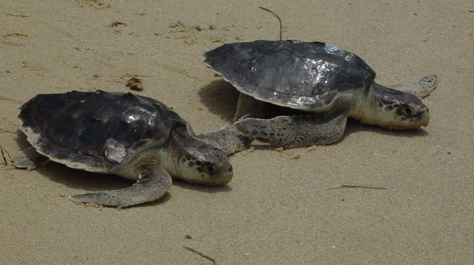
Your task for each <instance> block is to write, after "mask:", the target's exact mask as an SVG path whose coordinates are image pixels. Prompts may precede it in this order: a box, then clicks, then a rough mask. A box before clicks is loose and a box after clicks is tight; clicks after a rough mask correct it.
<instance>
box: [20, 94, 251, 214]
mask: <svg viewBox="0 0 474 265" xmlns="http://www.w3.org/2000/svg"><path fill="white" fill-rule="evenodd" d="M18 118H19V121H20V123H21V130H22V131H23V132H24V133H25V134H26V136H27V140H28V141H29V143H30V144H31V145H32V146H31V147H30V148H28V149H25V150H24V151H23V152H22V153H21V154H20V155H18V156H17V157H14V158H13V162H14V165H15V166H16V167H19V168H28V169H33V168H35V167H37V166H39V165H42V164H44V163H46V162H48V161H49V160H52V161H54V162H58V163H62V164H64V165H66V166H68V167H71V168H75V169H82V170H86V171H90V172H96V173H106V174H115V175H118V176H121V177H124V178H127V179H131V180H135V181H136V183H135V184H134V185H133V186H131V187H127V188H125V189H121V190H113V191H103V192H95V193H83V194H78V195H74V196H71V197H69V198H70V200H72V201H76V202H82V203H88V204H94V205H104V206H116V207H126V206H132V205H136V204H141V203H145V202H150V201H154V200H157V199H159V198H160V197H162V196H163V195H164V194H165V193H166V191H167V190H168V189H169V187H170V185H171V183H172V178H179V179H183V180H185V181H188V182H192V183H200V184H207V185H224V184H227V183H228V182H229V181H230V180H231V179H232V176H233V170H232V166H231V164H230V163H229V161H228V159H227V156H226V155H228V154H230V153H233V152H236V151H238V150H239V149H243V148H246V147H248V145H249V143H250V140H249V139H248V138H247V137H245V136H243V135H238V134H235V133H234V132H236V131H237V130H236V129H235V128H233V127H229V126H226V127H224V128H222V129H221V130H218V131H215V132H209V133H207V134H206V136H196V135H194V133H193V132H192V130H191V127H190V125H189V123H188V122H186V121H185V120H184V119H183V118H181V117H180V116H179V115H178V114H177V113H176V112H174V111H173V110H171V109H170V108H169V107H167V106H166V105H165V104H163V103H161V102H159V101H157V100H154V99H152V98H148V97H144V96H138V95H134V94H131V93H127V94H114V93H106V92H103V91H97V92H77V91H72V92H68V93H65V94H40V95H37V96H35V97H34V98H32V99H31V100H29V101H28V102H26V103H25V104H24V105H23V106H22V107H21V111H20V114H19V117H18ZM206 142H212V143H213V145H210V144H208V143H206ZM222 149H224V151H222Z"/></svg>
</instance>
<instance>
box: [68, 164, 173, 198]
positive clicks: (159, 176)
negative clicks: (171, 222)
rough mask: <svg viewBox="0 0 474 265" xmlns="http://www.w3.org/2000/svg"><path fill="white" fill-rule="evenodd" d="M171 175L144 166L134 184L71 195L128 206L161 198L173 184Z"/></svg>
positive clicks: (155, 168)
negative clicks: (110, 189)
mask: <svg viewBox="0 0 474 265" xmlns="http://www.w3.org/2000/svg"><path fill="white" fill-rule="evenodd" d="M171 182H172V181H171V176H170V175H169V174H168V172H166V170H164V169H162V168H158V167H153V166H151V167H144V169H143V171H142V172H141V173H140V174H139V179H138V181H137V183H135V184H134V185H133V186H131V187H128V188H125V189H121V190H112V191H103V192H96V193H82V194H77V195H73V196H70V197H69V199H70V200H71V201H74V202H82V203H88V204H93V205H103V206H112V207H128V206H132V205H137V204H141V203H145V202H151V201H155V200H157V199H159V198H161V197H162V196H163V195H164V194H165V193H166V191H168V189H169V188H170V186H171Z"/></svg>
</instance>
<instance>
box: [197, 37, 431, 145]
mask: <svg viewBox="0 0 474 265" xmlns="http://www.w3.org/2000/svg"><path fill="white" fill-rule="evenodd" d="M203 60H204V63H205V64H207V65H208V66H209V67H211V68H212V70H214V71H215V72H217V73H218V74H219V75H222V77H223V78H224V79H225V80H226V81H227V82H229V83H230V84H232V85H233V86H234V87H236V88H237V90H238V91H240V97H239V102H238V106H237V111H236V113H235V117H234V120H238V119H239V118H241V117H243V116H245V117H251V118H245V119H241V120H238V121H237V122H236V123H235V125H236V127H238V128H239V129H240V130H241V131H242V132H243V133H245V134H247V135H249V136H250V137H253V138H255V139H258V140H261V141H264V142H268V143H270V144H273V145H277V146H282V147H285V148H292V147H300V146H308V145H315V144H330V143H333V142H336V141H338V140H339V139H340V138H341V137H342V135H343V133H344V130H345V126H346V121H347V119H348V118H349V117H350V118H353V119H356V120H359V121H360V122H362V123H365V124H371V125H377V126H381V127H385V128H390V129H414V128H420V127H421V126H427V125H428V123H429V120H430V114H429V111H428V107H427V106H425V105H424V104H423V103H422V102H421V100H420V98H423V97H426V96H428V95H429V94H430V93H431V91H432V90H433V89H434V88H435V87H436V85H437V77H436V75H429V76H426V77H423V78H422V79H420V80H419V81H418V82H417V83H415V84H410V85H403V86H394V87H392V88H389V87H385V86H382V85H379V84H377V83H376V82H375V81H374V79H375V71H374V70H372V69H371V68H370V66H369V65H367V64H366V63H365V62H364V61H363V60H362V59H361V58H360V57H359V56H357V55H355V54H353V53H351V52H348V51H345V50H342V49H339V48H337V47H335V46H333V45H331V44H327V43H323V42H303V41H294V40H283V41H282V40H280V41H267V40H259V41H254V42H240V43H229V44H224V45H223V46H220V47H218V48H216V49H214V50H211V51H209V52H205V53H204V54H203ZM269 105H278V106H281V107H285V108H287V109H288V108H291V109H293V110H298V111H300V112H301V113H299V114H289V113H290V111H286V113H285V112H283V114H282V115H277V116H276V117H267V114H268V113H267V109H268V107H269Z"/></svg>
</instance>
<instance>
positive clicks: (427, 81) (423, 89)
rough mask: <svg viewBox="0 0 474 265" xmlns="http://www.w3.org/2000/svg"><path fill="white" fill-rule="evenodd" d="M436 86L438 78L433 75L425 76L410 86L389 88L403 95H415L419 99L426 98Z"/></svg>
mask: <svg viewBox="0 0 474 265" xmlns="http://www.w3.org/2000/svg"><path fill="white" fill-rule="evenodd" d="M437 86H438V76H437V75H435V74H432V75H427V76H425V77H423V78H421V79H420V80H418V82H416V83H414V84H410V85H394V86H389V87H390V88H392V89H395V90H398V91H402V92H405V93H409V94H412V95H415V96H417V97H419V98H426V97H428V96H429V95H430V94H431V92H432V91H433V90H435V88H436V87H437Z"/></svg>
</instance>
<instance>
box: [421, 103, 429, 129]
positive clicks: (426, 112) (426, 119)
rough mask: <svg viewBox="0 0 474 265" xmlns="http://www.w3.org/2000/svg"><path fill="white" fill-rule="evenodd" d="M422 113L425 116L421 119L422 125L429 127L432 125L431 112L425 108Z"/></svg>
mask: <svg viewBox="0 0 474 265" xmlns="http://www.w3.org/2000/svg"><path fill="white" fill-rule="evenodd" d="M422 111H423V112H422V113H423V114H422V115H421V117H420V125H421V126H423V127H428V123H430V111H429V110H428V107H425V109H424V110H422Z"/></svg>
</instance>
